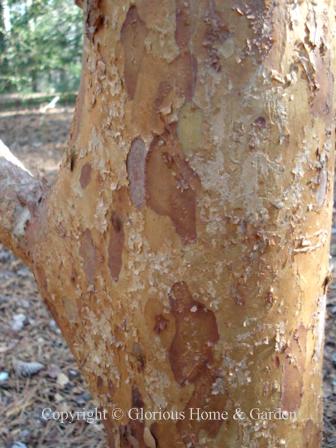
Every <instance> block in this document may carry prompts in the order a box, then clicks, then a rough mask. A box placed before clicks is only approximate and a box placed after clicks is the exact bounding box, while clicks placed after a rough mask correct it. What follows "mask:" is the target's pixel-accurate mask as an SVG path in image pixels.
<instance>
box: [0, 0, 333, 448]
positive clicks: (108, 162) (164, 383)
mask: <svg viewBox="0 0 336 448" xmlns="http://www.w3.org/2000/svg"><path fill="white" fill-rule="evenodd" d="M247 4H250V6H247ZM84 14H85V33H86V39H85V53H84V67H83V75H82V80H81V87H80V93H79V97H78V102H77V106H76V112H75V117H74V121H73V126H72V131H71V135H70V138H69V144H68V153H67V156H66V157H65V158H64V161H63V163H62V167H61V170H60V173H59V177H58V180H57V182H56V184H55V185H54V186H53V187H52V189H51V190H50V191H49V193H48V194H47V195H46V197H44V196H45V195H44V193H43V189H42V190H39V191H42V193H41V194H42V196H43V197H44V199H42V200H41V198H40V204H39V205H37V206H36V207H35V208H34V207H31V210H32V212H30V213H29V214H27V219H26V221H24V224H25V226H24V227H23V228H24V229H25V239H24V243H22V236H21V237H20V238H21V239H20V241H19V243H17V241H16V240H15V239H14V240H13V239H11V238H10V237H9V236H8V235H9V233H8V229H10V228H13V226H8V225H7V233H6V229H5V231H4V230H3V228H5V227H6V226H5V225H4V224H3V222H2V223H1V224H2V229H1V228H0V237H1V238H2V239H3V240H4V241H5V243H7V244H10V245H11V247H13V248H14V249H16V251H17V253H19V254H20V255H21V256H23V257H24V258H25V259H26V260H29V262H30V264H31V265H32V269H33V271H34V273H35V276H36V279H37V282H38V285H39V288H40V290H41V293H42V295H43V297H44V299H45V301H46V303H47V305H48V307H49V308H50V310H51V312H52V314H53V316H54V318H55V319H56V321H57V322H58V324H59V326H60V328H61V330H62V332H63V334H64V336H65V338H66V340H67V341H68V343H69V345H70V347H71V349H72V351H73V353H74V354H75V356H76V358H77V361H78V363H79V365H80V367H81V370H82V372H83V374H84V376H85V378H86V380H87V382H88V384H89V387H90V389H91V391H92V392H93V394H94V396H95V397H96V398H97V400H98V402H99V404H100V406H101V407H104V408H105V409H107V411H108V415H109V418H108V420H107V421H106V422H105V423H106V427H107V430H108V434H109V442H110V446H111V447H112V446H114V447H150V448H152V447H160V448H171V447H181V448H182V447H207V448H209V447H218V448H219V447H230V448H238V447H239V448H241V447H246V448H247V447H248V448H254V447H255V448H266V447H268V448H271V447H272V448H274V447H282V446H284V447H289V448H292V447H295V448H301V447H302V448H309V447H311V448H317V447H318V446H319V444H320V434H321V409H322V406H321V363H322V354H323V327H324V310H325V294H326V287H327V283H328V249H329V237H330V223H331V209H332V185H333V153H334V143H335V141H334V77H333V74H332V73H333V72H335V69H336V67H335V57H334V55H335V51H336V45H335V36H334V33H335V29H336V28H335V11H334V2H333V1H328V0H319V1H318V2H313V1H311V2H310V1H306V2H303V1H293V2H271V1H268V0H264V1H261V0H258V1H257V0H256V1H253V2H243V1H237V0H227V1H225V2H224V1H221V0H217V1H216V0H199V1H196V0H195V1H191V0H175V1H173V0H161V1H159V2H154V1H151V0H134V1H132V2H130V1H126V0H114V1H113V2H108V1H104V0H101V1H100V0H87V2H86V6H85V8H84ZM9 174H10V170H9ZM0 181H1V179H0ZM15 181H16V180H15ZM3 185H7V183H6V184H5V183H4V182H3V183H1V182H0V191H1V188H4V187H3ZM38 188H40V186H38ZM40 196H41V195H40ZM40 196H39V197H40ZM7 203H9V201H7V202H6V200H5V202H4V206H6V204H7ZM12 218H13V219H12V221H11V222H15V219H16V218H15V216H14V217H12ZM1 221H6V213H4V214H3V213H2V214H1ZM1 221H0V222H1ZM14 227H15V226H14ZM18 248H19V249H18ZM115 408H120V409H121V410H123V411H124V414H125V415H124V417H123V418H122V419H120V420H118V415H117V414H118V412H119V411H114V413H113V411H112V410H113V409H115ZM141 408H143V409H144V410H145V411H158V410H160V409H161V410H167V411H169V412H170V419H168V420H167V421H166V420H165V418H164V417H163V416H162V415H161V420H160V415H153V416H152V417H153V418H152V419H150V418H148V419H147V420H144V421H141V420H140V419H137V418H136V410H134V409H141ZM197 408H199V409H200V412H202V411H206V412H208V414H203V417H204V419H203V420H202V419H201V421H197ZM256 408H257V409H258V410H260V412H263V411H267V410H268V411H272V412H273V411H275V410H277V409H279V410H280V411H279V412H280V414H279V413H278V414H277V416H276V415H275V414H271V415H270V414H267V415H266V414H262V415H257V413H258V411H256V410H255V409H256ZM129 409H133V411H132V412H131V414H128V410H129ZM190 409H192V410H191V411H190ZM239 410H240V411H241V412H244V413H245V414H242V413H241V412H239ZM216 411H227V412H228V418H227V419H226V415H225V414H223V415H222V416H221V418H219V416H218V414H217V415H215V416H214V414H209V412H216ZM174 412H177V413H178V414H174ZM173 414H174V415H173ZM183 415H184V418H183ZM166 416H167V414H166ZM133 417H135V419H133ZM178 417H179V418H178ZM238 417H240V418H238ZM278 417H279V418H278Z"/></svg>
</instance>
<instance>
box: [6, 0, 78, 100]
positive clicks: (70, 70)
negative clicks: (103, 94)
mask: <svg viewBox="0 0 336 448" xmlns="http://www.w3.org/2000/svg"><path fill="white" fill-rule="evenodd" d="M81 51H82V11H81V10H80V9H79V8H77V7H76V6H75V5H74V3H73V2H72V1H69V0H0V66H1V71H0V94H10V93H26V94H27V93H28V94H30V93H55V92H57V93H65V92H74V91H76V90H77V88H78V85H79V76H80V69H81V66H80V63H81Z"/></svg>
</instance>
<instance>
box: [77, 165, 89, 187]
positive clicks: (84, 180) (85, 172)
mask: <svg viewBox="0 0 336 448" xmlns="http://www.w3.org/2000/svg"><path fill="white" fill-rule="evenodd" d="M91 173H92V167H91V164H90V163H86V164H85V165H84V166H83V168H82V170H81V174H80V178H79V182H80V184H81V187H82V188H83V189H84V188H86V187H87V186H88V185H89V183H90V181H91Z"/></svg>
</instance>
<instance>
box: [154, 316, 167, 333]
mask: <svg viewBox="0 0 336 448" xmlns="http://www.w3.org/2000/svg"><path fill="white" fill-rule="evenodd" d="M168 322H169V321H168V319H166V318H165V317H164V316H162V314H157V315H156V316H155V325H154V331H155V333H156V334H160V333H162V332H163V331H165V329H166V328H167V326H168Z"/></svg>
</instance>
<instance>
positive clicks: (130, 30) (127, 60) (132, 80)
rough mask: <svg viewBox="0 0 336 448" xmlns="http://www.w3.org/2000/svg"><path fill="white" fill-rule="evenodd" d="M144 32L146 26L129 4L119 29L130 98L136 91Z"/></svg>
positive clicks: (142, 53) (142, 52)
mask: <svg viewBox="0 0 336 448" xmlns="http://www.w3.org/2000/svg"><path fill="white" fill-rule="evenodd" d="M146 34H147V29H146V26H145V24H144V22H143V21H142V20H141V18H140V17H139V15H138V11H137V8H136V6H131V7H130V9H129V10H128V12H127V16H126V19H125V22H124V24H123V26H122V29H121V43H122V45H123V49H124V77H125V85H126V91H127V94H128V96H129V97H130V99H133V98H134V95H135V91H136V86H137V80H138V74H139V72H140V66H141V62H142V58H143V55H144V51H145V45H144V40H145V38H146Z"/></svg>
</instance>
